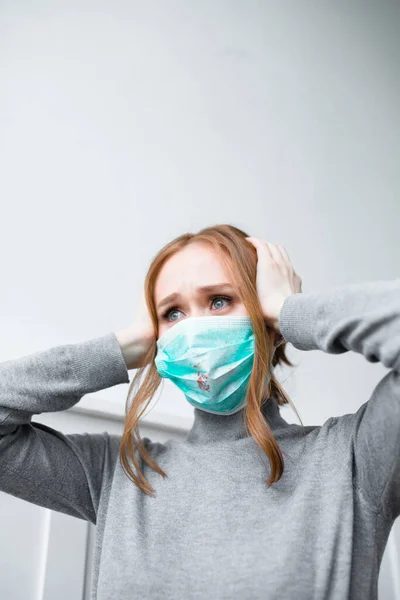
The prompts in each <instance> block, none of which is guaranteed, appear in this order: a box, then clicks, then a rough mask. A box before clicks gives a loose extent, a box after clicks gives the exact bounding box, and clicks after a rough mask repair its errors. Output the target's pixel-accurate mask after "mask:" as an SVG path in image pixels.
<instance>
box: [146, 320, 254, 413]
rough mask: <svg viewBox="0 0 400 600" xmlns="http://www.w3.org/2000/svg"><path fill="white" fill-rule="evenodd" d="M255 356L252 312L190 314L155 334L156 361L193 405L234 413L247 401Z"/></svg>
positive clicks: (218, 411)
mask: <svg viewBox="0 0 400 600" xmlns="http://www.w3.org/2000/svg"><path fill="white" fill-rule="evenodd" d="M253 362H254V332H253V329H252V325H251V320H250V317H248V316H244V317H237V316H236V317H227V316H215V317H190V318H187V319H183V320H182V321H179V322H178V323H177V324H176V325H174V326H173V327H171V328H170V329H168V330H167V331H166V332H165V333H164V334H163V335H162V336H161V337H160V338H159V339H158V340H157V354H156V358H155V365H156V368H157V371H158V373H159V374H160V376H161V377H163V378H167V379H170V380H171V381H172V382H173V383H174V384H175V385H177V386H178V388H179V389H181V390H182V391H183V393H184V394H185V397H186V400H187V401H188V402H189V403H190V404H191V405H192V406H194V407H195V408H199V409H201V410H204V411H205V412H209V413H213V414H217V415H232V414H234V413H236V412H238V411H239V410H241V409H242V408H243V407H244V406H245V404H246V395H247V389H248V383H249V379H250V375H251V370H252V367H253Z"/></svg>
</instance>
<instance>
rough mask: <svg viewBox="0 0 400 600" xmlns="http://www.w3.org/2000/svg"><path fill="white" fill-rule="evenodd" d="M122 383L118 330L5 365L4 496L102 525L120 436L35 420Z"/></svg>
mask: <svg viewBox="0 0 400 600" xmlns="http://www.w3.org/2000/svg"><path fill="white" fill-rule="evenodd" d="M120 383H129V375H128V370H127V367H126V364H125V360H124V357H123V354H122V351H121V348H120V346H119V343H118V340H117V338H116V336H115V334H114V332H112V333H108V334H106V335H103V336H101V337H97V338H94V339H91V340H88V341H84V342H81V343H78V344H67V345H62V346H55V347H53V348H50V349H49V350H45V351H42V352H36V353H34V354H30V355H28V356H24V357H22V358H18V359H16V360H9V361H6V362H3V363H0V491H3V492H6V493H8V494H11V495H13V496H16V497H18V498H21V499H23V500H27V501H28V502H32V503H33V504H37V505H39V506H43V507H45V508H50V509H52V510H56V511H58V512H63V513H66V514H68V515H71V516H74V517H77V518H80V519H83V520H87V521H90V522H92V523H93V524H96V519H97V509H98V505H99V500H100V495H101V491H102V490H103V489H104V488H105V487H107V485H108V484H109V483H110V482H111V478H112V473H113V468H114V466H115V463H116V460H117V457H118V453H119V443H120V436H117V435H115V434H108V433H107V432H106V431H104V432H103V433H101V434H98V433H95V434H90V433H83V434H69V435H65V434H63V433H61V432H60V431H57V430H55V429H52V428H51V427H48V426H46V425H43V424H40V423H35V422H32V420H31V419H32V416H33V415H35V414H41V413H45V412H56V411H61V410H66V409H68V408H71V407H72V406H74V405H75V404H77V403H78V402H79V400H80V399H81V398H82V396H84V395H85V394H88V393H93V392H96V391H98V390H101V389H105V388H109V387H111V386H114V385H117V384H120Z"/></svg>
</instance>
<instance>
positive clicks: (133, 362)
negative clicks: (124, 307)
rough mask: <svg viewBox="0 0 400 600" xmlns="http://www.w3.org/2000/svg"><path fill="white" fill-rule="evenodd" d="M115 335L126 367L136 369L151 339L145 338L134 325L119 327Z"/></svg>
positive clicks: (141, 362)
mask: <svg viewBox="0 0 400 600" xmlns="http://www.w3.org/2000/svg"><path fill="white" fill-rule="evenodd" d="M115 337H116V338H117V341H118V343H119V345H120V348H121V352H122V355H123V357H124V360H125V364H126V367H127V369H128V370H129V369H137V368H139V367H141V366H143V359H144V356H145V354H146V353H147V351H148V349H149V347H150V345H151V342H152V339H147V336H145V335H143V334H142V333H141V332H140V331H139V330H138V329H137V328H135V327H127V328H125V329H119V330H118V331H116V332H115Z"/></svg>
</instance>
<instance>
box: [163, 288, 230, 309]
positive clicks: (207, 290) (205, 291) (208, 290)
mask: <svg viewBox="0 0 400 600" xmlns="http://www.w3.org/2000/svg"><path fill="white" fill-rule="evenodd" d="M218 291H230V292H233V291H234V290H233V287H232V285H231V284H230V283H225V282H224V283H214V284H213V285H203V286H202V287H198V288H196V293H197V294H211V293H214V292H218ZM180 297H181V294H179V293H178V292H174V293H173V294H170V295H169V296H166V297H165V298H163V300H161V301H160V302H159V303H158V306H157V308H158V310H160V309H161V308H163V306H166V305H167V304H169V303H170V302H175V301H176V300H179V298H180Z"/></svg>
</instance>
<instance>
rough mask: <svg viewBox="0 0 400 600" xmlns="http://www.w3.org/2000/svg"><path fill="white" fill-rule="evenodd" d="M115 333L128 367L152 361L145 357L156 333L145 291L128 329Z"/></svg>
mask: <svg viewBox="0 0 400 600" xmlns="http://www.w3.org/2000/svg"><path fill="white" fill-rule="evenodd" d="M115 335H116V337H117V340H118V343H119V345H120V346H121V351H122V354H123V356H124V359H125V364H126V366H127V369H138V368H139V367H144V366H146V364H148V363H149V362H150V361H149V360H148V361H146V360H145V358H146V354H147V352H148V351H149V349H150V346H151V345H152V344H153V343H154V342H155V341H156V334H155V331H154V327H153V322H152V320H151V317H150V314H149V311H148V310H147V304H146V300H145V296H144V291H142V292H141V294H140V298H139V303H138V307H137V310H136V315H135V318H134V320H133V323H132V324H131V325H129V326H128V327H127V328H126V329H121V330H120V331H117V332H116V334H115Z"/></svg>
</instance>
